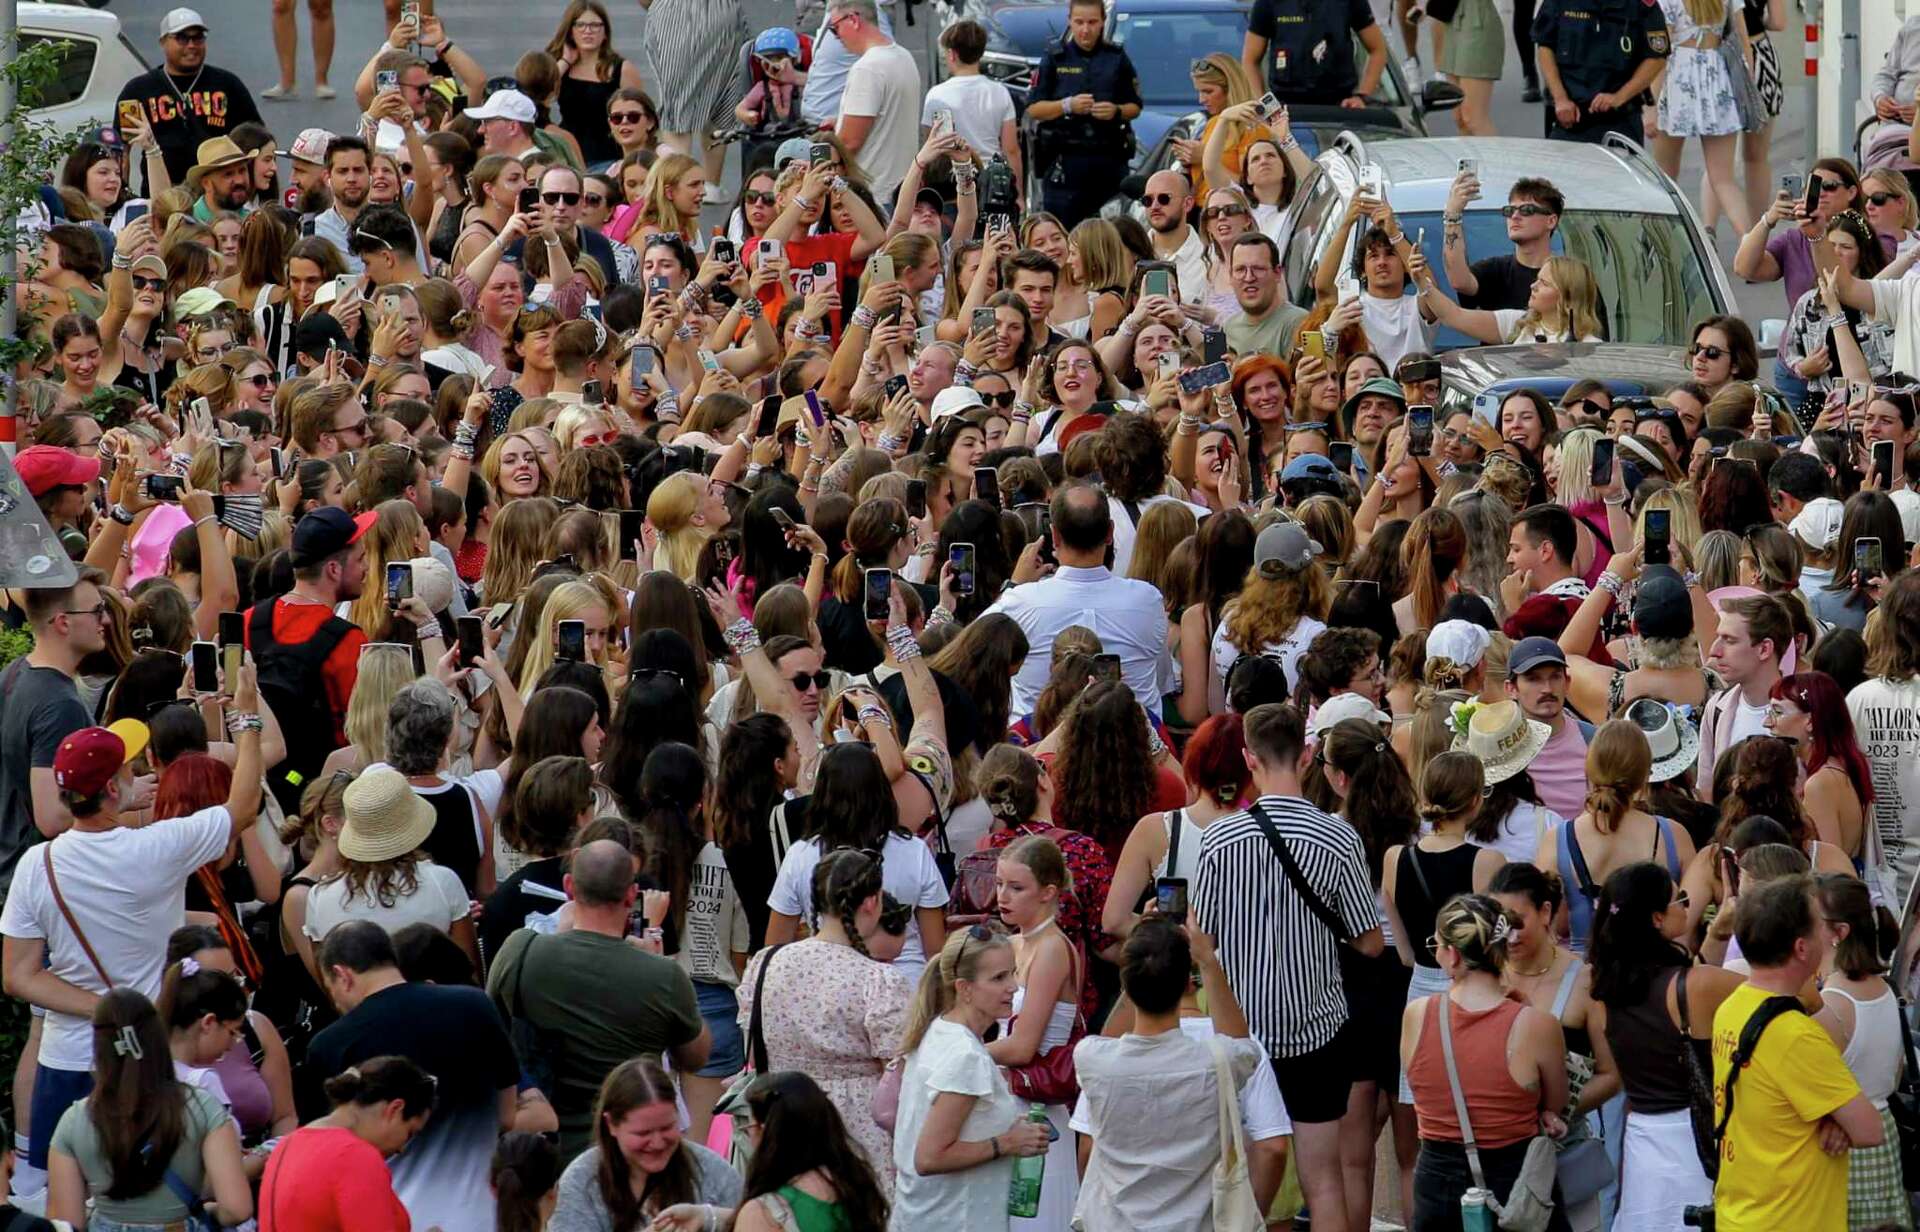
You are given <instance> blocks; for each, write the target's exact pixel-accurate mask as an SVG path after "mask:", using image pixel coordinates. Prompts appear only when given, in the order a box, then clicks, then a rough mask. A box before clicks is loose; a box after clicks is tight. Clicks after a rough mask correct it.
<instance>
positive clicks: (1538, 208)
mask: <svg viewBox="0 0 1920 1232" xmlns="http://www.w3.org/2000/svg"><path fill="white" fill-rule="evenodd" d="M1552 213H1553V211H1552V210H1550V209H1548V208H1547V207H1546V206H1544V205H1535V204H1534V203H1533V202H1531V201H1529V202H1526V203H1525V204H1524V205H1503V206H1501V207H1500V217H1502V218H1546V217H1548V216H1550V215H1551V214H1552Z"/></svg>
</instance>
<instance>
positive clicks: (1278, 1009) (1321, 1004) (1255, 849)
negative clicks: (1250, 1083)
mask: <svg viewBox="0 0 1920 1232" xmlns="http://www.w3.org/2000/svg"><path fill="white" fill-rule="evenodd" d="M1260 804H1261V806H1262V808H1263V810H1264V811H1265V813H1266V815H1267V818H1268V820H1269V821H1271V822H1272V823H1273V825H1274V828H1275V829H1277V830H1278V831H1279V833H1280V836H1281V837H1282V838H1283V839H1285V840H1286V844H1287V851H1288V852H1289V853H1290V854H1291V855H1292V856H1293V859H1294V863H1296V864H1298V865H1299V866H1300V872H1301V874H1302V875H1303V876H1304V877H1305V878H1306V879H1307V883H1308V884H1309V885H1311V886H1312V887H1313V888H1314V890H1315V892H1316V893H1317V894H1318V895H1319V896H1320V901H1321V902H1323V903H1325V904H1326V905H1327V907H1328V908H1329V909H1331V910H1332V912H1333V913H1334V914H1335V915H1337V916H1338V917H1339V918H1340V919H1341V920H1342V921H1344V922H1345V923H1346V926H1347V929H1348V931H1349V933H1350V934H1351V935H1353V936H1356V937H1358V936H1360V935H1361V934H1363V933H1366V932H1368V931H1370V930H1372V929H1374V928H1376V927H1378V926H1379V920H1378V919H1377V917H1376V912H1377V908H1376V906H1375V903H1374V896H1373V887H1372V886H1371V884H1370V883H1369V882H1368V880H1367V865H1366V857H1365V855H1364V853H1363V851H1362V849H1361V845H1360V836H1359V835H1358V834H1356V833H1355V832H1354V830H1353V828H1352V827H1351V826H1349V825H1348V824H1347V823H1346V822H1344V821H1341V820H1340V819H1339V818H1337V817H1333V816H1329V815H1328V814H1326V813H1323V812H1321V811H1320V810H1319V809H1317V808H1315V807H1313V806H1312V805H1311V804H1308V803H1307V802H1306V801H1305V800H1302V799H1299V798H1297V797H1293V796H1262V797H1261V798H1260ZM1192 908H1193V922H1194V924H1195V925H1196V926H1197V927H1199V929H1200V930H1201V931H1202V932H1205V933H1208V934H1211V935H1212V937H1213V939H1214V945H1215V947H1216V948H1217V949H1218V950H1219V953H1220V965H1221V966H1222V967H1223V968H1224V969H1225V971H1226V974H1227V986H1228V987H1229V988H1231V989H1233V993H1234V996H1235V997H1236V998H1237V999H1238V1000H1239V1002H1240V1007H1241V1008H1242V1009H1243V1010H1244V1011H1246V1015H1247V1025H1248V1026H1249V1027H1251V1028H1252V1031H1253V1035H1254V1037H1255V1038H1256V1039H1258V1040H1260V1042H1261V1043H1263V1044H1265V1045H1266V1046H1267V1051H1268V1053H1269V1054H1270V1055H1272V1056H1275V1057H1281V1058H1285V1057H1295V1056H1299V1055H1300V1054H1302V1053H1306V1052H1311V1051H1313V1050H1314V1049H1316V1048H1321V1047H1325V1046H1326V1045H1327V1044H1329V1043H1331V1042H1332V1041H1333V1038H1334V1036H1335V1035H1337V1034H1338V1033H1339V1031H1340V1028H1341V1026H1343V1025H1344V1024H1345V1023H1346V1021H1347V1000H1346V992H1345V989H1344V987H1343V985H1342V982H1341V978H1340V960H1339V956H1338V953H1337V952H1336V950H1335V946H1336V944H1337V943H1336V942H1335V941H1334V937H1333V934H1332V933H1331V932H1330V931H1328V929H1327V926H1326V925H1325V924H1324V923H1322V922H1321V920H1320V917H1318V916H1316V915H1315V914H1314V913H1313V910H1312V909H1311V908H1310V907H1308V906H1307V904H1306V901H1305V900H1304V899H1302V898H1301V897H1300V895H1299V894H1297V893H1295V892H1294V889H1293V885H1292V883H1291V882H1289V881H1288V880H1287V874H1286V869H1285V868H1284V867H1283V866H1282V865H1281V863H1280V857H1279V855H1278V854H1277V853H1275V851H1274V849H1273V844H1272V843H1270V842H1268V841H1267V836H1266V832H1265V831H1263V830H1262V829H1261V828H1260V825H1259V823H1258V822H1256V821H1254V819H1253V818H1252V817H1251V816H1249V815H1248V814H1247V813H1245V812H1239V813H1234V814H1232V815H1231V816H1227V817H1222V818H1220V819H1219V820H1218V821H1215V822H1213V823H1212V824H1210V825H1208V826H1207V827H1206V829H1204V830H1202V831H1201V840H1200V863H1199V867H1198V868H1197V869H1195V871H1194V882H1193V904H1192Z"/></svg>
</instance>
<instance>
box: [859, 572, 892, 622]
mask: <svg viewBox="0 0 1920 1232" xmlns="http://www.w3.org/2000/svg"><path fill="white" fill-rule="evenodd" d="M865 576H866V583H867V584H866V591H865V593H866V596H867V602H866V616H867V619H868V620H885V619H886V618H887V610H888V609H887V601H888V599H889V598H891V597H892V595H893V570H891V569H868V570H867V571H866V574H865Z"/></svg>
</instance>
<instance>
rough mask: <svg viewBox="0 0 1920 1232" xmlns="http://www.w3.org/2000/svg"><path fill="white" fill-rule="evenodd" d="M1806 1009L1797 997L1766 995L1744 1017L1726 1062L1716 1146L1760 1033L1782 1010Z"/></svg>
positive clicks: (1722, 1139)
mask: <svg viewBox="0 0 1920 1232" xmlns="http://www.w3.org/2000/svg"><path fill="white" fill-rule="evenodd" d="M1806 1012H1807V1011H1806V1009H1805V1007H1803V1006H1802V1005H1801V1004H1800V1001H1799V998H1797V997H1788V996H1778V997H1768V998H1767V999H1766V1000H1765V1001H1762V1002H1761V1003H1760V1008H1759V1009H1757V1010H1755V1011H1754V1012H1753V1017H1751V1018H1749V1019H1747V1025H1746V1026H1745V1027H1743V1028H1741V1031H1740V1042H1739V1043H1738V1044H1737V1045H1736V1046H1735V1047H1734V1050H1733V1058H1732V1060H1731V1061H1730V1062H1729V1063H1728V1065H1727V1085H1726V1088H1725V1090H1724V1091H1723V1092H1722V1094H1721V1096H1720V1123H1719V1124H1718V1125H1715V1126H1714V1127H1713V1141H1714V1145H1716V1146H1718V1145H1719V1144H1720V1143H1721V1142H1723V1141H1724V1140H1725V1139H1726V1136H1727V1126H1728V1124H1729V1123H1731V1122H1732V1120H1733V1088H1734V1084H1735V1083H1737V1082H1738V1081H1739V1079H1740V1071H1741V1070H1744V1069H1745V1068H1746V1067H1747V1066H1748V1065H1750V1064H1752V1062H1753V1054H1754V1053H1756V1052H1758V1051H1759V1050H1760V1037H1761V1036H1762V1035H1764V1034H1765V1033H1766V1030H1767V1028H1768V1027H1769V1026H1771V1025H1772V1023H1773V1020H1774V1019H1776V1018H1778V1017H1780V1016H1781V1015H1782V1014H1794V1013H1800V1014H1804V1013H1806Z"/></svg>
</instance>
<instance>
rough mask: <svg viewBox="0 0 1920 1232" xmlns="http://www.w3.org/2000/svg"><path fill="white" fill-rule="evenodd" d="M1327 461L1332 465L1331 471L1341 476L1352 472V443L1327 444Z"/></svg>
mask: <svg viewBox="0 0 1920 1232" xmlns="http://www.w3.org/2000/svg"><path fill="white" fill-rule="evenodd" d="M1327 461H1329V462H1331V463H1333V469H1334V470H1336V471H1339V472H1340V473H1341V474H1342V475H1347V474H1351V473H1352V472H1353V442H1352V441H1330V442H1328V444H1327Z"/></svg>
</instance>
